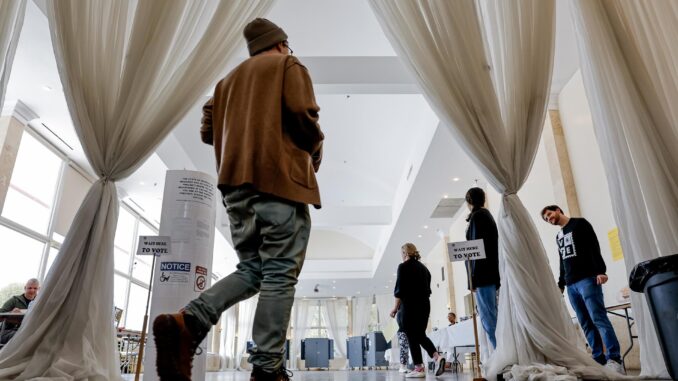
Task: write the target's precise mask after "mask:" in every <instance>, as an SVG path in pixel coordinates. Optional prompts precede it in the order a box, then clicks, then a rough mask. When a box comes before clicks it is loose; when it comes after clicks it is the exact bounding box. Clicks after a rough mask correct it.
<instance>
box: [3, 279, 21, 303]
mask: <svg viewBox="0 0 678 381" xmlns="http://www.w3.org/2000/svg"><path fill="white" fill-rule="evenodd" d="M23 292H24V285H23V284H21V283H10V284H8V285H6V286H4V287H2V288H0V306H2V305H3V304H4V303H5V302H6V301H7V300H8V299H9V298H11V297H12V296H14V295H21V294H23Z"/></svg>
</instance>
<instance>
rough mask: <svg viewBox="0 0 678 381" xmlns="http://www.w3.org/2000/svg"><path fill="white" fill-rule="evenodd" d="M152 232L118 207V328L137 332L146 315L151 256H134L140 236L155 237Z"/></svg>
mask: <svg viewBox="0 0 678 381" xmlns="http://www.w3.org/2000/svg"><path fill="white" fill-rule="evenodd" d="M157 234H158V231H157V229H156V228H154V227H153V226H151V225H150V224H148V223H147V222H146V221H145V220H144V219H142V217H141V216H140V215H138V214H137V213H136V212H133V211H131V210H130V209H128V208H127V206H125V205H124V204H122V205H121V206H120V213H119V217H118V226H117V227H116V233H115V278H114V282H115V284H114V290H115V295H114V300H115V306H116V307H118V308H122V309H123V317H122V319H121V320H120V327H125V328H127V329H131V330H137V331H139V330H141V328H142V324H143V321H144V314H145V312H146V310H145V309H146V299H147V297H148V285H149V282H150V281H151V269H152V267H151V264H152V263H153V257H152V256H143V255H142V256H137V255H136V245H137V242H138V237H139V236H140V235H157Z"/></svg>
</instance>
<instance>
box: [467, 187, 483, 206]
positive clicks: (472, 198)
mask: <svg viewBox="0 0 678 381" xmlns="http://www.w3.org/2000/svg"><path fill="white" fill-rule="evenodd" d="M466 202H468V203H469V204H471V205H472V206H473V209H476V208H481V207H483V206H484V205H485V191H484V190H483V189H482V188H478V187H473V188H471V189H469V190H468V191H467V192H466Z"/></svg>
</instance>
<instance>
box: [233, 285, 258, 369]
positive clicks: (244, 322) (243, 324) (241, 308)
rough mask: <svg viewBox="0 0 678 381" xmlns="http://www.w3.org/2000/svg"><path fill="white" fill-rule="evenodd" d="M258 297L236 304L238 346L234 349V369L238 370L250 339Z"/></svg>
mask: <svg viewBox="0 0 678 381" xmlns="http://www.w3.org/2000/svg"><path fill="white" fill-rule="evenodd" d="M258 300H259V297H258V296H253V297H251V298H249V299H247V300H244V301H242V302H240V303H238V344H237V346H236V349H235V368H236V369H240V363H241V362H242V358H243V356H244V355H245V353H247V342H248V341H249V340H251V339H252V326H253V325H254V313H255V312H256V310H257V301H258Z"/></svg>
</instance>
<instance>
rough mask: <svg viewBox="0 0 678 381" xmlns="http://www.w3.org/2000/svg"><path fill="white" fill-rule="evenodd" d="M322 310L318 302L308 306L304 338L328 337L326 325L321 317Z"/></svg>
mask: <svg viewBox="0 0 678 381" xmlns="http://www.w3.org/2000/svg"><path fill="white" fill-rule="evenodd" d="M323 309H324V307H323V306H322V305H321V304H320V300H318V302H317V303H314V304H313V305H311V306H309V308H308V315H309V319H310V320H309V324H308V333H307V334H306V337H310V338H315V337H328V336H327V328H326V327H327V325H326V323H325V317H324V316H323Z"/></svg>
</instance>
